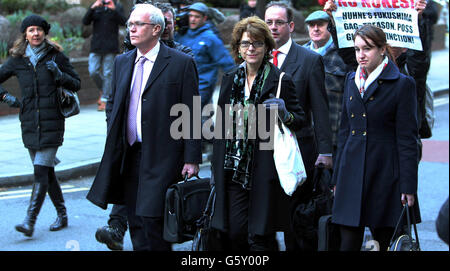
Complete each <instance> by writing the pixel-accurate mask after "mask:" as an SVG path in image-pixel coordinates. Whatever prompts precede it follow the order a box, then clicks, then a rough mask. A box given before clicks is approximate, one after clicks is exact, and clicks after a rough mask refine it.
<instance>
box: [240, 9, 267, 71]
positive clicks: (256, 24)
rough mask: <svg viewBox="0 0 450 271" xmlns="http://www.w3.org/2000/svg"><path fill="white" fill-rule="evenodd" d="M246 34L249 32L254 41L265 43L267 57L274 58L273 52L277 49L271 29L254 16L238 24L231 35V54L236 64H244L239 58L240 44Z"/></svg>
mask: <svg viewBox="0 0 450 271" xmlns="http://www.w3.org/2000/svg"><path fill="white" fill-rule="evenodd" d="M244 32H247V33H248V34H249V36H250V37H252V39H255V40H260V41H264V44H265V45H266V47H267V51H266V53H265V57H266V58H267V59H270V58H271V57H272V54H271V52H272V50H273V49H274V48H275V41H274V39H273V37H272V34H271V33H270V29H269V27H268V26H267V24H266V23H265V22H264V21H263V20H261V19H260V18H258V17H257V16H253V17H248V18H245V19H242V20H240V21H239V22H237V23H236V25H235V26H234V29H233V33H232V34H231V54H232V56H233V58H234V61H236V63H238V64H239V63H242V62H243V59H242V58H239V43H240V41H241V38H242V35H243V34H244Z"/></svg>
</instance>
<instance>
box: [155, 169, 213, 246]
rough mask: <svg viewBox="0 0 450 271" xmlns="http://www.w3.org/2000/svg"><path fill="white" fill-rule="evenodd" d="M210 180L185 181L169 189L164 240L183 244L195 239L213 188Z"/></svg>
mask: <svg viewBox="0 0 450 271" xmlns="http://www.w3.org/2000/svg"><path fill="white" fill-rule="evenodd" d="M209 180H210V179H209V178H203V179H200V178H198V177H197V179H195V180H192V181H189V180H188V179H187V175H186V178H185V179H184V181H181V182H179V183H176V184H173V185H171V186H170V187H169V189H167V193H166V200H165V209H164V231H163V238H164V240H166V241H168V242H172V243H182V242H185V241H188V240H192V239H193V238H194V234H195V231H196V229H197V227H196V221H197V220H198V219H199V218H200V216H201V215H202V212H203V210H204V208H205V206H206V202H207V201H208V196H209V194H210V191H211V188H210V185H209Z"/></svg>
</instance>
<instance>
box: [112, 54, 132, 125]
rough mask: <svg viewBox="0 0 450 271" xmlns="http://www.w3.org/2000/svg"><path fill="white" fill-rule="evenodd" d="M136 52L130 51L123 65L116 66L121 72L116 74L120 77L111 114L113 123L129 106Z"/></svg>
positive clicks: (117, 79)
mask: <svg viewBox="0 0 450 271" xmlns="http://www.w3.org/2000/svg"><path fill="white" fill-rule="evenodd" d="M136 52H137V50H136V49H134V50H132V51H130V52H129V53H128V55H127V56H126V57H124V58H123V63H118V64H119V65H116V67H117V68H118V69H120V71H118V72H116V74H117V75H120V76H117V77H116V79H115V80H116V92H117V97H114V99H115V100H114V106H113V109H112V112H111V121H114V119H115V118H116V116H117V113H118V112H119V109H120V108H122V107H127V106H128V100H129V96H130V95H129V92H130V87H131V86H130V85H131V78H132V77H133V70H134V61H135V60H136Z"/></svg>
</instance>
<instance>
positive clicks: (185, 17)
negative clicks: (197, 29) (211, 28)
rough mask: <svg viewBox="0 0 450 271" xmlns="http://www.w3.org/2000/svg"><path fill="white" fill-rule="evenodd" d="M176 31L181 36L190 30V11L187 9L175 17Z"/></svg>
mask: <svg viewBox="0 0 450 271" xmlns="http://www.w3.org/2000/svg"><path fill="white" fill-rule="evenodd" d="M175 22H176V23H175V31H176V32H178V33H179V34H180V35H184V34H186V32H187V31H188V29H189V11H188V10H187V9H186V8H183V9H181V10H180V13H177V15H176V16H175Z"/></svg>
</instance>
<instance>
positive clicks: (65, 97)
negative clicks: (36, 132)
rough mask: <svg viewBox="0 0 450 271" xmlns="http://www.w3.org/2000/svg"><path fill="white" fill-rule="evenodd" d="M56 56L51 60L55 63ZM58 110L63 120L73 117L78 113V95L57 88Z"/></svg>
mask: <svg viewBox="0 0 450 271" xmlns="http://www.w3.org/2000/svg"><path fill="white" fill-rule="evenodd" d="M55 59H56V55H53V58H52V60H53V61H55ZM57 93H58V94H57V95H58V108H59V112H60V113H61V115H63V116H64V117H65V118H68V117H71V116H75V115H77V114H78V113H80V100H79V99H78V94H77V93H76V92H73V91H71V90H68V89H65V88H63V87H61V86H59V87H58V88H57Z"/></svg>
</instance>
